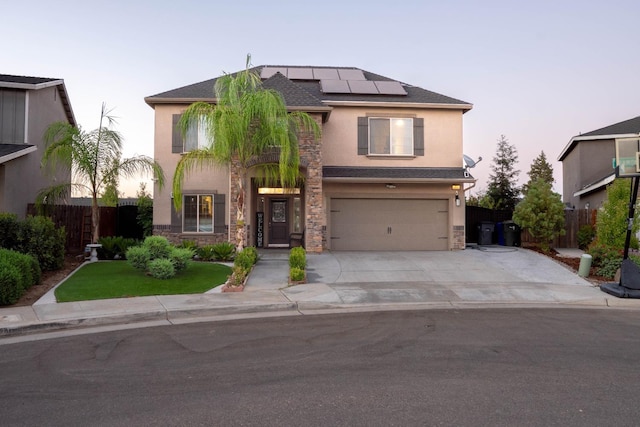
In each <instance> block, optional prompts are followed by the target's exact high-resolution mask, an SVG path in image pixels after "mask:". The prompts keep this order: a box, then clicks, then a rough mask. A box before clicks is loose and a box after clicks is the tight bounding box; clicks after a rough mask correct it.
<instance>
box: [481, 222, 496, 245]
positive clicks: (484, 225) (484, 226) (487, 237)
mask: <svg viewBox="0 0 640 427" xmlns="http://www.w3.org/2000/svg"><path fill="white" fill-rule="evenodd" d="M493 229H494V224H493V223H492V222H490V221H482V222H481V223H480V225H479V226H478V244H479V245H490V244H491V243H493Z"/></svg>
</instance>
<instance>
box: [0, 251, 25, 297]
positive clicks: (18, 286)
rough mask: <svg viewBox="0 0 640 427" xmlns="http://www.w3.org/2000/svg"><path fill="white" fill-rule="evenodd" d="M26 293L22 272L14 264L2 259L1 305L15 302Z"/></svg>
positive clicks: (0, 273) (0, 275) (0, 265)
mask: <svg viewBox="0 0 640 427" xmlns="http://www.w3.org/2000/svg"><path fill="white" fill-rule="evenodd" d="M23 293H24V289H23V287H22V280H21V278H20V272H19V271H18V269H17V268H16V267H14V266H13V265H11V264H9V263H6V262H2V261H0V305H9V304H14V303H15V302H16V301H18V299H19V298H20V297H21V296H22V294H23Z"/></svg>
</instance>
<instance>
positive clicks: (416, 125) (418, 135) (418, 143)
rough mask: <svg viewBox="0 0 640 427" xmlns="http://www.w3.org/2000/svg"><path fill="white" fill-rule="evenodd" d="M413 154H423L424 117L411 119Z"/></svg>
mask: <svg viewBox="0 0 640 427" xmlns="http://www.w3.org/2000/svg"><path fill="white" fill-rule="evenodd" d="M413 155H414V156H424V119H423V118H416V119H413Z"/></svg>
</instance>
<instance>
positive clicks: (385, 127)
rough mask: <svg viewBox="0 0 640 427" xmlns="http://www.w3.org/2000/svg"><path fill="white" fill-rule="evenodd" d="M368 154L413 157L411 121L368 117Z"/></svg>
mask: <svg viewBox="0 0 640 427" xmlns="http://www.w3.org/2000/svg"><path fill="white" fill-rule="evenodd" d="M369 154H386V155H394V156H395V155H398V156H412V155H413V119H405V118H403V119H395V118H379V117H369Z"/></svg>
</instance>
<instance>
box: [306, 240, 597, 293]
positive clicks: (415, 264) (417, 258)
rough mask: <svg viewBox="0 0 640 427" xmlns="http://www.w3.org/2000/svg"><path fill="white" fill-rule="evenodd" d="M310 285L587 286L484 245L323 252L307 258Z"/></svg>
mask: <svg viewBox="0 0 640 427" xmlns="http://www.w3.org/2000/svg"><path fill="white" fill-rule="evenodd" d="M307 258H308V264H309V265H308V273H307V279H308V282H309V283H326V284H331V283H380V282H390V283H400V282H426V283H464V284H483V283H486V284H496V283H511V284H514V283H519V282H526V283H553V284H559V285H582V286H591V284H590V283H589V282H588V281H586V280H584V279H583V278H581V277H579V276H578V275H577V274H576V273H574V272H573V271H571V270H569V269H568V268H566V267H565V266H564V265H562V264H559V263H557V262H555V261H554V260H552V259H550V258H548V257H545V256H543V255H540V254H538V253H537V252H534V251H530V250H526V249H521V248H514V247H502V246H483V247H479V248H476V249H465V250H463V251H451V252H438V251H435V252H431V251H429V252H419V251H418V252H415V251H408V252H377V251H376V252H325V253H322V254H318V255H313V254H310V255H308V257H307Z"/></svg>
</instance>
